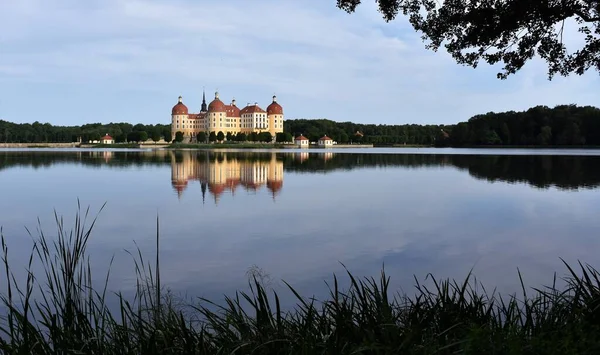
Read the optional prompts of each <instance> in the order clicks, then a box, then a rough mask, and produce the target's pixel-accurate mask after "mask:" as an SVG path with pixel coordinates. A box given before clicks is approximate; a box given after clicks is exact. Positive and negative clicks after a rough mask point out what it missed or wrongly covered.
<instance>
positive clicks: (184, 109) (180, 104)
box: [171, 96, 188, 115]
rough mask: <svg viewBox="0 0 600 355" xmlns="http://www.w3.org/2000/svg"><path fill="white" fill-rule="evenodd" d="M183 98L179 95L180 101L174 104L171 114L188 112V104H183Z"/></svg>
mask: <svg viewBox="0 0 600 355" xmlns="http://www.w3.org/2000/svg"><path fill="white" fill-rule="evenodd" d="M181 99H182V98H181V96H179V102H178V103H177V105H175V106H173V109H172V110H171V115H187V114H188V108H187V106H186V105H184V104H183V102H182V100H181Z"/></svg>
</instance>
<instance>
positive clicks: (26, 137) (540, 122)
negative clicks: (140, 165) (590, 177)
mask: <svg viewBox="0 0 600 355" xmlns="http://www.w3.org/2000/svg"><path fill="white" fill-rule="evenodd" d="M106 133H108V134H109V135H111V136H112V137H113V138H115V141H116V142H117V143H120V142H139V141H146V140H148V139H152V140H154V141H159V140H160V139H164V140H165V141H167V142H171V141H172V140H174V141H176V142H177V141H182V140H183V134H179V132H178V134H176V136H175V137H171V128H170V125H169V124H157V125H144V124H136V125H132V124H130V123H109V124H101V123H92V124H85V125H82V126H53V125H50V124H49V123H43V124H42V123H39V122H34V123H32V124H29V123H23V124H16V123H11V122H7V121H2V120H0V142H3V143H4V142H6V143H47V142H64V143H68V142H77V141H78V140H79V138H81V140H82V141H83V142H87V141H90V140H92V141H93V140H99V139H100V137H102V136H103V135H105V134H106ZM300 134H302V135H304V136H305V137H307V138H308V139H310V140H311V141H317V140H318V139H319V138H320V137H322V136H324V135H327V136H329V137H331V138H332V139H333V140H334V141H337V142H338V143H340V144H345V143H369V144H374V145H376V146H387V145H426V146H427V145H428V146H440V147H444V146H448V147H467V146H507V145H513V146H514V145H519V146H592V145H593V146H597V145H600V109H599V108H596V107H592V106H577V105H559V106H556V107H554V108H550V107H547V106H536V107H533V108H530V109H528V110H526V111H521V112H515V111H507V112H500V113H495V112H489V113H486V114H481V115H476V116H474V117H472V118H470V119H469V120H468V121H465V122H461V123H458V124H455V125H418V124H404V125H385V124H360V123H353V122H335V121H332V120H328V119H312V120H309V119H294V120H286V121H285V122H284V133H278V134H276V136H275V137H272V136H271V134H270V133H268V132H262V133H250V134H245V133H238V134H232V133H227V134H224V133H223V132H211V133H208V134H207V133H204V132H203V133H200V134H198V136H197V137H196V139H197V141H199V142H207V141H208V142H214V141H223V140H227V141H254V142H270V141H272V140H273V138H275V141H277V142H290V141H292V138H293V137H297V136H299V135H300Z"/></svg>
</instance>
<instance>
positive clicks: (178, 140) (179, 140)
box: [175, 131, 183, 143]
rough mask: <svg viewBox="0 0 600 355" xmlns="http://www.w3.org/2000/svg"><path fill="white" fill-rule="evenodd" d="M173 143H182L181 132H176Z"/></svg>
mask: <svg viewBox="0 0 600 355" xmlns="http://www.w3.org/2000/svg"><path fill="white" fill-rule="evenodd" d="M175 142H177V143H181V142H183V132H181V131H177V132H176V133H175Z"/></svg>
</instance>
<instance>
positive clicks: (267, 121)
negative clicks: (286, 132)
mask: <svg viewBox="0 0 600 355" xmlns="http://www.w3.org/2000/svg"><path fill="white" fill-rule="evenodd" d="M283 122H284V115H283V108H282V107H281V105H279V104H278V103H277V98H276V97H275V96H273V101H272V102H271V104H270V105H269V106H268V107H267V109H266V110H263V109H262V108H260V107H259V106H258V104H257V103H255V104H253V105H250V104H248V105H246V106H245V107H244V108H241V109H240V108H238V107H237V106H236V103H235V100H232V102H231V104H229V105H226V104H224V103H223V102H222V101H221V100H220V98H219V93H218V92H216V93H215V98H214V100H213V101H212V102H211V103H210V104H209V105H208V107H207V106H206V101H205V99H204V98H203V101H202V109H201V110H200V112H199V113H189V112H188V110H187V107H186V106H185V105H184V104H183V101H182V98H181V96H180V97H179V102H178V103H177V105H175V106H174V107H173V110H172V112H171V134H172V136H173V137H175V135H176V133H177V132H182V133H183V136H184V139H185V140H186V141H192V140H195V138H196V136H197V135H198V133H200V132H206V133H207V134H210V132H215V133H218V132H223V134H224V135H227V133H231V134H234V135H235V134H237V133H240V132H241V133H245V134H250V133H252V132H256V133H261V132H270V133H271V135H272V136H273V138H275V135H276V134H277V133H281V132H283Z"/></svg>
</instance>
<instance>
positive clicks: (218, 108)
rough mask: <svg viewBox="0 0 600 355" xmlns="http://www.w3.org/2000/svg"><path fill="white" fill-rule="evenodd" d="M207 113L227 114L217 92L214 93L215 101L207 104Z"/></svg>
mask: <svg viewBox="0 0 600 355" xmlns="http://www.w3.org/2000/svg"><path fill="white" fill-rule="evenodd" d="M208 112H227V108H226V107H225V104H224V103H223V101H221V100H219V93H218V92H215V99H214V100H212V101H211V102H210V104H208Z"/></svg>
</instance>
